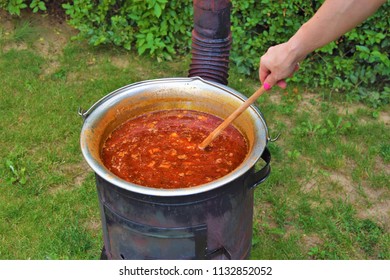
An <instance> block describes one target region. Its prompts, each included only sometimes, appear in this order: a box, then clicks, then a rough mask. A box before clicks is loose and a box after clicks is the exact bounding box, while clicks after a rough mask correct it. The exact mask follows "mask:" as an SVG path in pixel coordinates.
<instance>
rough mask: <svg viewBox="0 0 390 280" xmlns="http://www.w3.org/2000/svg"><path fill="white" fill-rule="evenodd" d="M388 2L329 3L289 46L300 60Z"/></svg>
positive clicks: (346, 0)
mask: <svg viewBox="0 0 390 280" xmlns="http://www.w3.org/2000/svg"><path fill="white" fill-rule="evenodd" d="M385 2H386V0H326V1H325V2H324V4H323V5H322V6H321V7H320V9H319V10H318V11H317V12H316V14H315V15H314V16H313V17H312V18H311V19H310V20H309V21H308V22H306V23H305V24H304V25H302V27H301V28H300V29H299V30H298V32H297V33H296V34H295V35H294V36H293V37H291V39H290V40H289V42H288V44H289V45H290V47H291V48H292V49H294V50H295V51H296V52H297V60H302V59H303V58H304V57H305V56H306V55H307V54H309V53H311V52H312V51H314V50H316V49H317V48H320V47H322V46H324V45H326V44H328V43H330V42H332V41H334V40H335V39H337V38H339V37H340V36H341V35H343V34H344V33H346V32H348V31H349V30H351V29H352V28H354V27H355V26H356V25H358V24H359V23H361V22H363V21H364V20H365V19H366V18H367V17H369V16H370V15H371V14H373V13H374V12H375V11H376V10H377V9H378V8H379V7H380V6H381V5H382V4H383V3H385Z"/></svg>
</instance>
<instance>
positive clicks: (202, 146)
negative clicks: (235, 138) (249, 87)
mask: <svg viewBox="0 0 390 280" xmlns="http://www.w3.org/2000/svg"><path fill="white" fill-rule="evenodd" d="M265 91H266V90H265V88H264V86H262V87H261V88H259V89H258V90H257V91H256V92H255V93H254V94H252V96H251V97H249V98H248V99H247V100H246V101H245V102H244V103H242V104H241V106H240V107H238V108H237V109H236V110H235V111H234V112H233V113H232V114H231V115H230V116H229V117H227V118H226V119H225V120H224V121H223V122H222V123H221V124H220V125H219V126H218V127H217V128H216V129H214V131H213V132H211V133H210V135H209V136H207V138H206V139H204V140H203V142H202V143H200V144H199V146H198V147H199V148H200V149H202V150H204V149H205V148H206V147H207V146H208V145H209V144H210V143H211V141H213V140H214V139H215V138H216V137H217V136H218V135H219V134H220V133H221V132H222V131H223V130H224V129H225V128H226V127H228V126H229V124H230V123H232V122H233V121H234V120H235V119H236V118H237V117H238V116H239V115H241V113H242V112H244V111H245V109H246V108H248V107H249V106H250V105H252V103H253V102H255V101H256V99H257V98H259V97H260V95H262V94H263V93H264V92H265Z"/></svg>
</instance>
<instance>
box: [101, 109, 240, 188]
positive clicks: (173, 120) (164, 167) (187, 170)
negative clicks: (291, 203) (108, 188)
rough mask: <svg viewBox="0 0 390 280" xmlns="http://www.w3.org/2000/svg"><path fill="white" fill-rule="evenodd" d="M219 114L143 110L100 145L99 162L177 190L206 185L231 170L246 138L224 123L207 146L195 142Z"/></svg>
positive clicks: (114, 170)
mask: <svg viewBox="0 0 390 280" xmlns="http://www.w3.org/2000/svg"><path fill="white" fill-rule="evenodd" d="M222 121H223V120H222V119H220V118H218V117H216V116H214V115H211V114H207V113H203V112H199V111H193V110H181V109H180V110H162V111H155V112H150V113H146V114H143V115H141V116H138V117H136V118H134V119H130V120H128V121H126V122H124V123H123V124H121V125H120V126H118V127H117V128H116V129H115V130H114V131H113V132H111V134H110V135H109V136H108V138H107V139H106V141H105V142H104V144H103V148H102V152H101V157H102V160H103V163H104V165H105V166H106V167H107V168H108V169H109V170H110V171H111V172H112V173H114V174H115V175H117V176H118V177H120V178H122V179H123V180H126V181H128V182H131V183H135V184H138V185H142V186H147V187H153V188H165V189H177V188H188V187H193V186H198V185H201V184H205V183H208V182H211V181H213V180H216V179H218V178H221V177H223V176H225V175H227V174H228V173H230V172H232V171H233V170H234V169H236V168H237V167H238V166H239V165H240V164H241V163H242V162H243V161H244V159H245V157H246V155H247V153H248V145H247V142H246V139H245V137H244V136H243V135H242V134H241V133H240V131H239V130H238V129H236V128H235V127H234V126H233V125H230V126H228V127H227V128H226V129H225V130H224V131H223V132H222V133H221V134H220V135H219V136H218V137H217V138H216V139H215V140H213V142H212V143H210V145H209V146H208V147H207V148H206V149H204V150H202V149H200V148H199V147H198V145H199V144H200V143H201V142H202V141H203V140H204V139H205V138H206V137H207V136H208V135H209V134H210V133H211V132H212V131H213V130H214V129H215V128H216V127H217V126H218V125H219V124H220V123H222Z"/></svg>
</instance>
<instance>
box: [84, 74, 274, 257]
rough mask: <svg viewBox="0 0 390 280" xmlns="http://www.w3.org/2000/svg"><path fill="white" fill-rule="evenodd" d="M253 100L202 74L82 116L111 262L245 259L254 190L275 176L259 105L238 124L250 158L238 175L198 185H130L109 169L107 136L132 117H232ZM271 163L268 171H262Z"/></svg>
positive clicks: (117, 97)
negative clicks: (162, 113)
mask: <svg viewBox="0 0 390 280" xmlns="http://www.w3.org/2000/svg"><path fill="white" fill-rule="evenodd" d="M245 99H246V97H245V96H243V95H242V94H240V93H238V92H237V91H235V90H233V89H231V88H229V87H227V86H224V85H221V84H218V83H214V82H209V81H206V80H203V79H201V78H198V77H194V78H166V79H157V80H149V81H144V82H139V83H135V84H131V85H128V86H125V87H122V88H120V89H118V90H116V91H114V92H112V93H110V94H108V95H107V96H105V97H103V98H102V99H100V100H99V101H98V102H96V103H95V104H94V105H93V106H92V107H91V108H90V109H89V110H87V111H85V112H83V111H80V114H81V115H82V117H83V118H84V124H83V127H82V130H81V137H80V144H81V150H82V153H83V156H84V158H85V160H86V161H87V163H88V164H89V165H90V167H91V168H92V169H93V171H94V172H95V174H96V182H97V183H96V185H97V189H98V196H99V203H100V210H101V217H102V227H103V236H104V246H105V250H106V254H107V256H108V258H110V259H244V258H247V257H248V256H249V253H250V248H251V239H252V218H253V191H254V187H255V186H257V185H258V184H260V183H261V182H263V181H264V180H265V179H266V178H267V176H268V175H269V172H270V166H269V162H270V160H271V155H270V153H269V151H268V149H267V142H268V140H269V137H268V129H267V125H266V122H265V120H264V118H263V116H262V114H261V113H260V111H259V110H258V109H257V108H256V107H254V106H251V107H250V108H248V109H247V110H246V111H245V112H244V113H243V114H242V115H241V116H240V117H239V118H237V119H236V120H235V121H234V123H233V124H234V125H235V126H236V127H237V128H238V129H239V130H240V131H241V132H242V133H243V134H244V136H245V137H246V139H247V141H248V144H249V153H248V155H247V157H246V159H245V160H244V162H243V163H242V164H241V165H240V166H239V167H238V168H237V169H236V170H234V171H233V172H231V173H230V174H228V175H226V176H224V177H222V178H220V179H218V180H215V181H213V182H210V183H207V184H203V185H200V186H196V187H191V188H183V189H155V188H149V187H145V186H140V185H136V184H133V183H129V182H126V181H124V180H122V179H120V178H119V177H117V176H115V175H114V174H113V173H111V172H110V171H109V170H108V169H106V168H105V166H104V165H103V163H102V161H101V159H100V151H101V148H102V145H103V143H104V141H105V139H106V137H107V136H108V135H109V134H110V132H111V131H112V130H113V129H115V128H116V127H117V126H118V125H119V124H121V123H122V122H124V121H125V120H127V119H129V118H133V117H136V116H138V115H141V114H144V113H146V112H150V111H156V110H166V109H188V110H198V111H203V112H206V113H211V114H214V115H216V116H219V117H221V118H226V117H227V116H228V115H229V114H231V113H232V112H233V111H234V110H235V109H236V108H237V107H238V106H239V105H240V104H241V103H242V102H244V101H245ZM260 159H263V160H264V161H265V166H264V167H263V168H262V169H261V170H259V171H257V172H255V164H256V163H257V162H258V161H259V160H260Z"/></svg>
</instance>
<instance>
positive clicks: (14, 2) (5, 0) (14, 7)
mask: <svg viewBox="0 0 390 280" xmlns="http://www.w3.org/2000/svg"><path fill="white" fill-rule="evenodd" d="M45 2H48V1H41V0H31V1H26V0H0V8H5V9H6V10H7V11H8V12H9V13H10V14H11V15H18V16H20V11H21V10H23V9H26V8H27V7H30V8H31V10H32V11H33V12H34V13H36V12H38V11H46V4H45Z"/></svg>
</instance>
